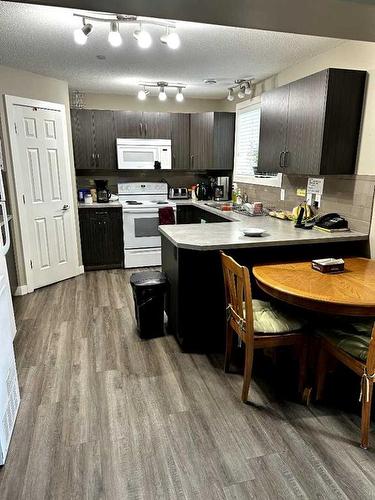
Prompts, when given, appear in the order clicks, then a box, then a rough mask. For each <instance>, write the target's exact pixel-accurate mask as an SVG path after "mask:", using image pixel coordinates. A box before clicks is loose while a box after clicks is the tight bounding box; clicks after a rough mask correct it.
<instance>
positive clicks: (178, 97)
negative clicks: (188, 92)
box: [176, 87, 184, 102]
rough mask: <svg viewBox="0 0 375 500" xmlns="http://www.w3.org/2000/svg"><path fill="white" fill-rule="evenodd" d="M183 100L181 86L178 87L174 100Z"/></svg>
mask: <svg viewBox="0 0 375 500" xmlns="http://www.w3.org/2000/svg"><path fill="white" fill-rule="evenodd" d="M183 100H184V94H183V93H182V88H181V87H180V88H179V89H178V92H177V94H176V101H177V102H182V101H183Z"/></svg>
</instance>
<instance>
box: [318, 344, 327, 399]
mask: <svg viewBox="0 0 375 500" xmlns="http://www.w3.org/2000/svg"><path fill="white" fill-rule="evenodd" d="M327 369H328V353H327V351H326V350H325V349H324V347H322V346H321V347H320V350H319V356H318V364H317V369H316V400H317V401H319V400H320V399H322V396H323V391H324V384H325V381H326V376H327Z"/></svg>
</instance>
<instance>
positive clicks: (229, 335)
mask: <svg viewBox="0 0 375 500" xmlns="http://www.w3.org/2000/svg"><path fill="white" fill-rule="evenodd" d="M232 347H233V330H232V328H231V327H230V325H229V324H228V325H227V330H226V343H225V358H224V371H225V372H229V366H230V360H231V357H232Z"/></svg>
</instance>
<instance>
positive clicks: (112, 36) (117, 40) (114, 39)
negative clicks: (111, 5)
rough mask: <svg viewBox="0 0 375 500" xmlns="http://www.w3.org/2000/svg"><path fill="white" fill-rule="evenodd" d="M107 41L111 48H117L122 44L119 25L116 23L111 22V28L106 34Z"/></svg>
mask: <svg viewBox="0 0 375 500" xmlns="http://www.w3.org/2000/svg"><path fill="white" fill-rule="evenodd" d="M108 41H109V43H110V44H111V45H112V47H119V46H120V45H121V44H122V38H121V35H120V31H119V24H118V22H117V21H111V27H110V30H109V33H108Z"/></svg>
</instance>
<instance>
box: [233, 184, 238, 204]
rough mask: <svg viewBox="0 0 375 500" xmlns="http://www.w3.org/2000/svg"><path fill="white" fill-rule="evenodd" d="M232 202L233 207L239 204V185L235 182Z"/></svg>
mask: <svg viewBox="0 0 375 500" xmlns="http://www.w3.org/2000/svg"><path fill="white" fill-rule="evenodd" d="M232 202H233V205H236V203H237V184H236V183H235V182H234V183H233V186H232Z"/></svg>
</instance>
